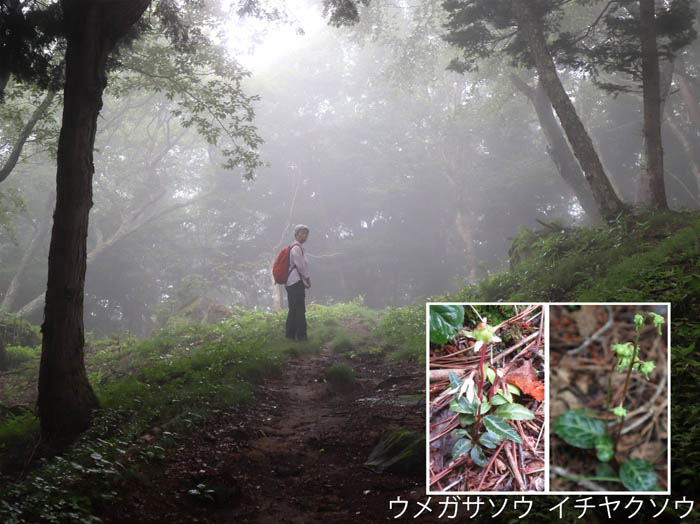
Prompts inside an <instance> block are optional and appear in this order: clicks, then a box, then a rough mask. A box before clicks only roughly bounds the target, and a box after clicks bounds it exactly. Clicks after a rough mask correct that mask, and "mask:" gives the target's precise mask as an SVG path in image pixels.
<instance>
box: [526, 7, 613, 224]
mask: <svg viewBox="0 0 700 524" xmlns="http://www.w3.org/2000/svg"><path fill="white" fill-rule="evenodd" d="M514 6H515V14H516V17H517V21H518V25H519V27H520V29H521V30H522V31H523V34H524V37H525V40H526V41H527V43H528V46H529V48H530V52H531V53H532V56H533V58H534V60H535V64H536V67H537V74H538V75H539V79H540V82H542V86H543V87H544V89H545V91H546V93H547V96H548V97H549V99H550V100H551V102H552V106H553V107H554V110H555V111H556V113H557V116H558V117H559V121H560V122H561V126H562V128H563V129H564V132H565V133H566V137H567V139H568V140H569V144H571V149H572V150H573V152H574V155H576V158H577V159H578V162H579V164H580V165H581V169H582V170H583V173H584V175H585V177H586V180H587V181H588V184H589V185H590V188H591V192H592V193H593V198H594V199H595V202H596V206H597V207H598V211H599V212H600V215H601V216H602V217H603V218H606V219H611V218H614V217H615V215H617V214H618V213H620V212H621V211H623V209H624V206H623V204H622V202H621V201H620V199H619V198H618V196H617V195H616V194H615V190H614V189H613V187H612V185H611V184H610V180H608V177H607V175H606V174H605V171H604V169H603V165H602V164H601V162H600V158H598V153H596V151H595V148H594V147H593V142H592V141H591V137H590V136H588V133H587V132H586V129H585V127H583V123H582V122H581V119H580V118H579V117H578V115H577V114H576V109H575V108H574V105H573V104H572V103H571V100H570V99H569V96H568V95H567V94H566V91H565V90H564V86H563V85H562V83H561V80H560V79H559V75H558V74H557V70H556V67H555V66H554V60H553V59H552V55H551V54H550V52H549V50H548V49H547V42H546V41H545V38H544V35H543V34H542V30H541V28H540V26H539V25H538V24H537V22H536V21H535V20H534V17H533V15H532V12H531V11H530V6H529V4H528V2H526V1H525V0H516V1H515V2H514Z"/></svg>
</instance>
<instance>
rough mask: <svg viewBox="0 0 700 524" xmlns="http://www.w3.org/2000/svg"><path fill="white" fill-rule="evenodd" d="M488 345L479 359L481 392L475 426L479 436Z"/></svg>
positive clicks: (478, 397)
mask: <svg viewBox="0 0 700 524" xmlns="http://www.w3.org/2000/svg"><path fill="white" fill-rule="evenodd" d="M486 345H487V344H484V345H483V346H481V358H480V359H479V390H478V391H477V393H476V400H477V404H478V407H477V408H476V424H474V428H475V429H476V432H477V435H478V433H479V426H480V425H481V392H482V390H483V389H484V379H485V377H484V375H485V373H484V359H485V358H486Z"/></svg>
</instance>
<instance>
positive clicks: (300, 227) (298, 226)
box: [294, 224, 309, 236]
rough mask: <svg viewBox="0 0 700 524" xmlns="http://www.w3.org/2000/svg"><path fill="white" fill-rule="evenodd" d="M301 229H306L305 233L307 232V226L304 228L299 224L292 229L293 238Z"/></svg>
mask: <svg viewBox="0 0 700 524" xmlns="http://www.w3.org/2000/svg"><path fill="white" fill-rule="evenodd" d="M302 229H306V230H307V231H308V230H309V226H305V225H304V224H299V225H297V226H296V227H295V228H294V236H297V233H298V232H299V231H301V230H302Z"/></svg>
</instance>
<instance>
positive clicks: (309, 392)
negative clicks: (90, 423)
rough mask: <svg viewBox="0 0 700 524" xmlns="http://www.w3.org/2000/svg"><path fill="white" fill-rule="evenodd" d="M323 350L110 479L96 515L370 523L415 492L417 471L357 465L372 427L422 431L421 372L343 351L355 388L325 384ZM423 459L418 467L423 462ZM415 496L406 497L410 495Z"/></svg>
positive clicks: (374, 438) (330, 358) (374, 432)
mask: <svg viewBox="0 0 700 524" xmlns="http://www.w3.org/2000/svg"><path fill="white" fill-rule="evenodd" d="M338 359H339V357H338V356H337V355H333V354H331V353H330V351H328V350H323V351H322V352H321V353H320V354H318V355H315V356H311V357H308V356H306V357H299V358H295V359H293V360H291V361H290V363H289V365H288V367H287V368H286V369H285V371H284V373H283V375H282V376H280V377H278V378H276V379H272V380H269V381H267V382H266V383H265V384H264V385H263V386H260V387H259V390H258V394H257V397H256V402H255V403H254V404H252V405H250V406H248V407H246V408H241V409H237V410H232V411H229V412H224V413H222V414H220V415H219V416H218V417H217V418H216V419H213V420H210V421H208V422H206V423H205V424H203V425H202V427H201V429H200V430H198V431H197V432H196V433H195V434H193V435H192V436H190V437H188V438H187V439H183V440H182V441H181V442H180V444H179V445H178V446H177V447H176V449H173V450H169V452H168V454H167V457H166V458H165V459H164V460H162V461H160V462H158V463H154V464H152V465H151V466H148V467H146V468H144V469H143V470H142V471H141V472H140V473H139V474H138V475H136V476H135V478H134V479H132V480H130V481H129V482H128V483H127V482H125V483H124V484H123V485H122V486H120V488H119V490H118V493H119V496H118V497H117V499H116V500H117V502H115V503H113V504H111V505H109V506H107V507H106V508H105V509H104V511H103V513H102V515H101V517H102V518H103V519H104V520H105V521H106V522H144V523H145V522H168V523H180V522H183V523H184V522H200V523H224V522H226V523H230V522H243V523H245V522H255V523H263V524H264V523H273V522H274V523H297V524H298V523H307V522H308V523H316V522H322V523H324V524H331V523H349V522H353V523H360V524H362V523H376V522H384V521H393V520H394V516H395V515H396V514H397V513H398V511H397V509H396V507H394V508H393V509H390V505H389V502H390V500H395V499H397V497H401V499H402V500H409V501H411V503H412V504H414V502H413V501H415V500H423V499H424V494H425V476H424V471H422V470H421V471H417V470H414V472H413V473H408V474H395V473H378V472H375V471H372V470H371V469H369V468H368V467H366V466H365V465H364V463H365V461H366V460H367V458H368V456H369V455H370V453H371V451H372V449H373V448H374V447H375V445H376V444H377V443H378V441H379V440H380V438H381V437H382V436H383V435H386V434H388V433H389V432H391V431H393V430H395V429H397V428H405V429H412V430H415V431H418V432H423V431H424V428H425V406H424V403H425V397H424V396H423V393H424V389H425V382H424V381H425V378H424V372H423V369H422V367H421V366H419V365H418V364H416V363H410V364H407V363H387V362H384V359H383V357H382V356H381V355H362V356H359V357H357V358H356V359H353V360H352V361H351V364H352V366H353V368H354V369H355V373H356V380H355V387H354V388H352V390H350V391H347V392H339V391H334V390H333V389H332V388H331V387H330V386H329V385H328V384H327V383H326V382H325V381H324V373H323V371H324V369H326V368H327V367H328V366H329V365H330V364H331V363H332V362H334V361H337V360H338ZM422 467H423V466H422ZM414 505H415V504H414Z"/></svg>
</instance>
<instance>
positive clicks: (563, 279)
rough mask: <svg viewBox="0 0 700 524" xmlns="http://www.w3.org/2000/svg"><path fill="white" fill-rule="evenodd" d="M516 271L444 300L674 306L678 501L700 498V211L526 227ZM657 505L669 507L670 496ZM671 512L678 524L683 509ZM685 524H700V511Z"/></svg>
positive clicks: (517, 246) (546, 501)
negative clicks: (546, 228) (541, 229)
mask: <svg viewBox="0 0 700 524" xmlns="http://www.w3.org/2000/svg"><path fill="white" fill-rule="evenodd" d="M513 259H515V263H514V262H513ZM511 266H512V267H511V270H510V271H504V272H501V273H497V274H494V275H491V276H489V277H488V278H486V279H484V280H482V281H481V282H479V283H477V284H475V285H472V286H467V287H465V288H463V289H461V290H460V291H459V292H457V293H455V294H454V295H451V296H446V297H441V298H439V299H436V300H440V301H454V302H497V301H503V302H528V303H532V302H536V301H542V302H670V303H671V325H670V326H669V327H670V329H671V381H672V384H673V389H672V405H671V476H672V477H671V478H672V483H671V496H672V498H673V499H674V500H680V499H682V498H683V497H684V496H685V497H687V498H688V499H690V500H695V501H699V499H698V496H697V489H696V483H697V480H696V479H697V471H698V470H700V451H699V449H700V448H699V447H698V444H697V443H698V442H700V424H698V421H700V405H699V404H698V402H697V399H698V398H700V358H698V353H697V350H698V349H699V348H698V347H697V344H698V343H700V342H699V341H700V213H698V212H693V213H675V212H668V213H640V214H629V215H625V216H623V217H621V218H620V219H619V220H618V221H616V222H615V223H613V224H611V225H603V226H598V227H584V228H575V229H570V230H565V231H562V232H559V233H556V232H549V233H534V232H532V231H529V230H526V229H523V230H521V232H520V235H519V236H518V237H517V238H516V239H515V241H514V242H513V248H512V249H511ZM535 500H536V501H537V500H541V503H542V504H543V506H541V508H540V509H541V513H538V514H537V515H536V516H538V517H542V518H543V519H544V521H545V522H547V521H549V520H550V519H551V515H550V518H547V511H546V510H545V509H544V506H545V505H549V507H552V506H554V505H555V504H556V503H557V502H556V501H555V499H553V498H552V499H550V498H549V497H543V498H542V499H538V498H537V497H536V498H535ZM594 501H595V499H594ZM550 502H551V504H550ZM655 502H656V504H657V506H658V507H663V505H664V497H661V498H659V499H658V500H656V501H655ZM670 505H671V504H669V506H670ZM538 506H539V504H538ZM667 513H668V514H669V517H670V518H671V520H669V521H670V522H673V521H676V522H677V521H678V520H677V515H678V513H679V512H678V511H676V512H675V513H673V512H670V511H667ZM681 513H682V512H681ZM532 515H533V514H532V513H531V516H532ZM600 516H601V517H602V518H603V519H604V520H605V518H606V516H605V513H604V512H601V513H600ZM572 517H574V518H576V515H573V514H572ZM659 518H661V517H659ZM648 521H649V522H651V521H652V519H648ZM685 521H687V522H695V521H700V513H699V512H698V509H697V508H695V509H694V510H693V513H691V514H690V515H689V516H688V517H686V519H685Z"/></svg>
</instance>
